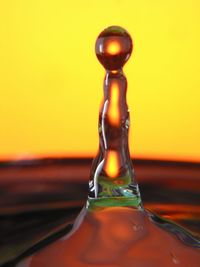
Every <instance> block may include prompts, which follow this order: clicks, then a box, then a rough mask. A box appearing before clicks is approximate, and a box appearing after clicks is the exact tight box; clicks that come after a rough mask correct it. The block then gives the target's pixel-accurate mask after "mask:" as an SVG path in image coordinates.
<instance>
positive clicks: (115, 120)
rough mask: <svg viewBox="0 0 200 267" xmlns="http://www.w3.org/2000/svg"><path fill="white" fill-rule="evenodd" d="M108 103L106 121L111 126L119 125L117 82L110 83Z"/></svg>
mask: <svg viewBox="0 0 200 267" xmlns="http://www.w3.org/2000/svg"><path fill="white" fill-rule="evenodd" d="M110 94H111V95H110V102H109V105H108V119H109V122H110V123H111V124H112V125H115V126H118V125H119V124H120V112H119V85H118V83H117V82H114V83H112V85H111V88H110Z"/></svg>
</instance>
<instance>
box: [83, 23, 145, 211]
mask: <svg viewBox="0 0 200 267" xmlns="http://www.w3.org/2000/svg"><path fill="white" fill-rule="evenodd" d="M132 47H133V45H132V40H131V37H130V35H129V34H128V32H127V31H126V30H124V29H123V28H121V27H118V26H111V27H109V28H107V29H105V30H104V31H103V32H102V33H100V35H99V36H98V38H97V41H96V46H95V51H96V56H97V58H98V60H99V61H100V63H101V64H102V65H103V67H104V68H105V71H106V74H105V79H104V98H103V102H102V105H101V108H100V112H99V151H98V154H97V156H96V158H95V160H94V162H93V165H92V170H91V177H90V182H89V196H88V203H89V206H90V207H91V206H102V207H103V206H134V207H141V198H140V193H139V189H138V185H137V183H136V181H135V178H134V171H133V167H132V162H131V158H130V153H129V147H128V130H129V122H130V120H129V110H128V106H127V103H126V91H127V80H126V77H125V75H124V73H123V69H122V68H123V66H124V64H125V63H126V62H127V60H128V59H129V57H130V55H131V52H132Z"/></svg>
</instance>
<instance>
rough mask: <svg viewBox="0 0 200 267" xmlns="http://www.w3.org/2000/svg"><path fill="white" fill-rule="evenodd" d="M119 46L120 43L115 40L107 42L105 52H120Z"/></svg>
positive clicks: (111, 53)
mask: <svg viewBox="0 0 200 267" xmlns="http://www.w3.org/2000/svg"><path fill="white" fill-rule="evenodd" d="M120 50H121V46H120V43H119V42H117V41H112V42H109V44H108V46H107V53H108V54H110V55H117V54H119V53H120Z"/></svg>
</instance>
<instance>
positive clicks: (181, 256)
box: [17, 207, 200, 267]
mask: <svg viewBox="0 0 200 267" xmlns="http://www.w3.org/2000/svg"><path fill="white" fill-rule="evenodd" d="M198 245H199V241H198V240H197V239H195V238H194V237H193V236H192V235H190V234H189V233H188V232H186V231H185V230H184V229H182V228H180V227H179V226H177V225H176V224H173V223H171V222H169V221H164V220H162V219H161V218H159V217H157V216H155V215H153V214H151V213H148V212H146V211H142V210H141V211H140V210H138V209H134V208H130V207H110V208H109V207H106V208H102V209H98V210H96V211H92V212H90V211H88V210H87V209H85V208H84V209H83V210H82V212H81V213H80V215H79V216H78V218H77V219H76V221H75V223H74V225H73V229H72V230H71V232H69V233H68V234H67V235H65V236H63V237H62V238H60V239H59V240H57V241H55V242H54V243H52V244H51V245H49V246H48V247H46V248H44V249H43V250H41V251H40V252H38V253H36V254H35V255H33V256H30V257H29V258H27V259H25V260H24V261H22V262H21V263H19V264H18V265H17V267H44V266H48V267H55V266H59V267H71V266H73V267H93V266H98V267H104V266H106V267H118V266H121V267H122V266H123V267H130V266H135V267H141V266H144V267H160V266H165V267H173V266H176V265H178V266H182V267H189V266H191V267H198V266H199V263H200V251H199V250H198V249H197V248H196V247H198Z"/></svg>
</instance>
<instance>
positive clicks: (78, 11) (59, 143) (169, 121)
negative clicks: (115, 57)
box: [0, 0, 200, 161]
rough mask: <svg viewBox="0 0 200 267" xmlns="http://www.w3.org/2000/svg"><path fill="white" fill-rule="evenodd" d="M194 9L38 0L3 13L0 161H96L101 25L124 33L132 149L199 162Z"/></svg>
mask: <svg viewBox="0 0 200 267" xmlns="http://www.w3.org/2000/svg"><path fill="white" fill-rule="evenodd" d="M199 14H200V2H199V1H198V0H191V1H188V0H187V1H185V0H182V1H181V0H177V1H174V0H169V1H159V0H153V1H149V0H142V1H135V0H123V1H120V0H109V1H108V0H101V1H95V0H87V1H81V0H77V1H64V0H57V1H52V0H48V1H47V0H35V1H26V0H19V1H16V0H15V1H14V0H13V1H11V0H9V1H1V4H0V36H1V38H0V93H1V94H0V114H1V117H0V158H1V159H7V158H24V157H34V156H93V155H94V154H95V152H96V150H97V147H98V133H97V119H98V110H99V104H100V101H101V98H102V83H103V77H104V70H103V68H102V66H101V65H100V64H99V63H98V61H97V59H96V57H95V54H94V43H95V40H96V37H97V35H98V34H99V33H100V32H101V31H102V30H103V29H104V28H105V27H107V26H110V25H120V26H122V27H125V28H126V29H127V30H128V31H129V33H130V34H131V35H132V37H133V40H134V51H133V54H132V57H131V58H130V60H129V62H128V63H127V65H126V66H125V68H124V70H125V73H126V76H127V78H128V82H129V87H128V96H127V99H128V104H129V108H130V111H131V130H130V149H131V154H132V155H133V156H134V157H138V158H159V159H172V160H174V159H175V160H189V161H200V141H199V138H200V75H199V70H200V16H199Z"/></svg>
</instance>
